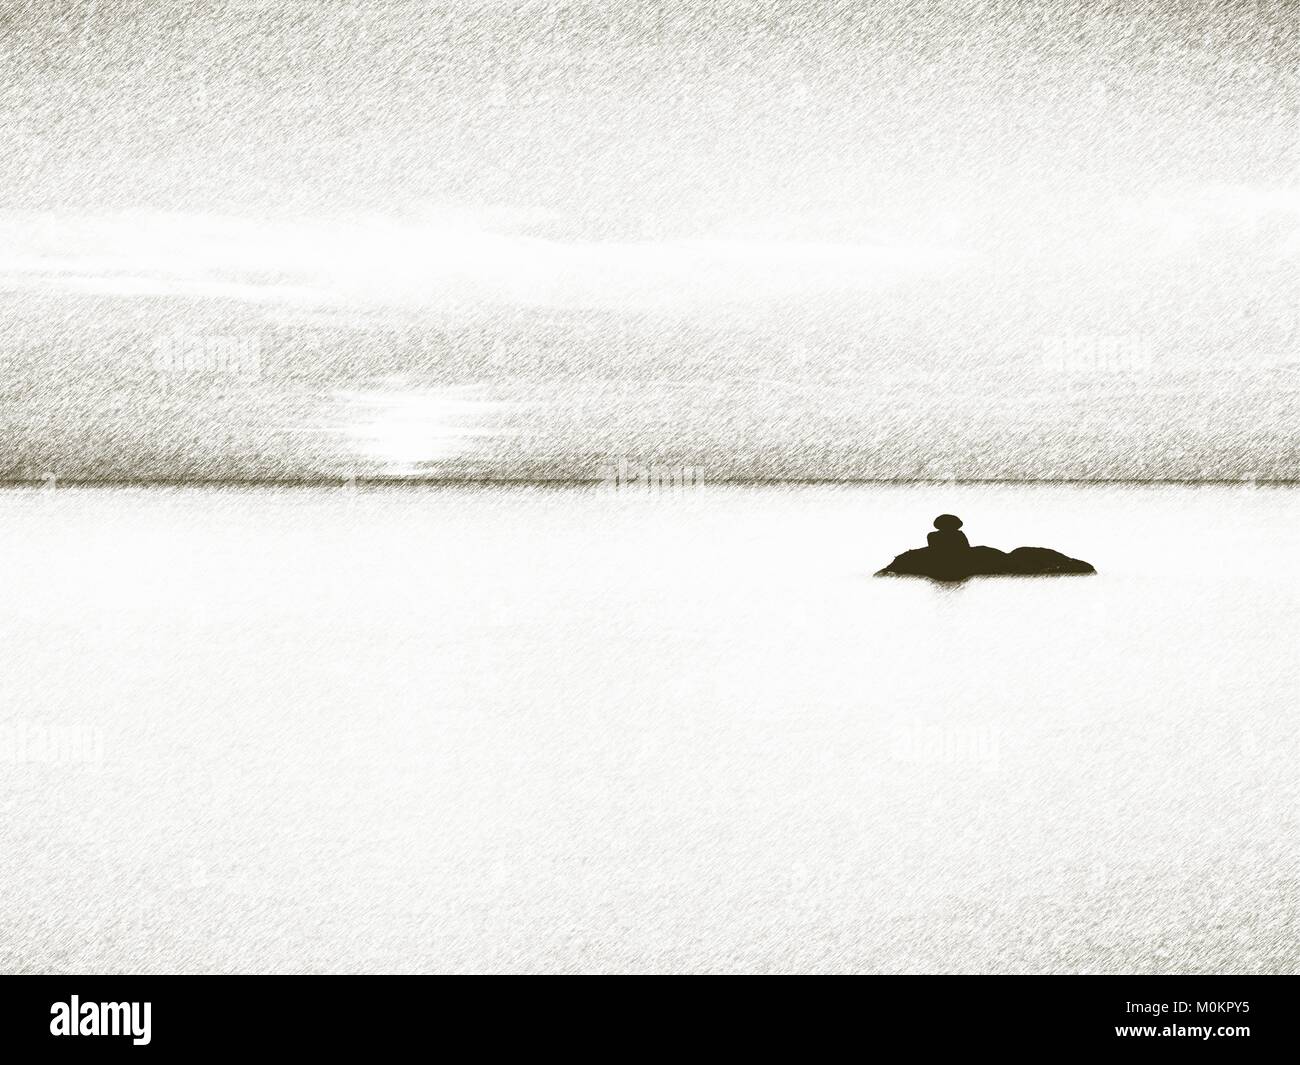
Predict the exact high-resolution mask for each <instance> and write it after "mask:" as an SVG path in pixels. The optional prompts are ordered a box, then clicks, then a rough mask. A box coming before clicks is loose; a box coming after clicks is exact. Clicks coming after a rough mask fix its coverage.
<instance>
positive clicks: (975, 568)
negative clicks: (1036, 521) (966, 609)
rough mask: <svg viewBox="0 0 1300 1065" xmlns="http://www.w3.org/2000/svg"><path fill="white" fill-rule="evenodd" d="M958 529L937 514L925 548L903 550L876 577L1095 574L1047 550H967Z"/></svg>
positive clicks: (950, 518)
mask: <svg viewBox="0 0 1300 1065" xmlns="http://www.w3.org/2000/svg"><path fill="white" fill-rule="evenodd" d="M961 526H962V520H961V518H959V517H957V516H956V515H954V514H940V515H939V516H938V517H937V518H935V519H934V528H935V531H934V532H932V533H930V535H929V536H928V537H926V542H927V544H928V546H927V547H918V548H916V549H915V550H913V551H904V552H903V553H902V554H901V555H899V556H898V557H897V558H895V559H894V561H893V562H891V563H890V564H889V565H888V566H886V567H885V568H884V569H882V570H879V571H877V573H876V576H877V577H929V578H930V579H931V580H935V581H964V580H966V578H968V577H1000V576H1016V577H1056V576H1067V575H1075V574H1085V573H1096V572H1097V571H1096V570H1095V569H1093V567H1092V566H1091V565H1090V564H1089V563H1087V562H1083V561H1081V560H1080V559H1077V558H1070V557H1069V556H1068V555H1063V554H1061V552H1059V551H1053V550H1051V549H1050V548H1047V547H1017V548H1016V549H1015V550H1014V551H999V550H998V549H997V548H996V547H971V545H970V541H969V540H967V539H966V534H965V533H964V532H962V531H961Z"/></svg>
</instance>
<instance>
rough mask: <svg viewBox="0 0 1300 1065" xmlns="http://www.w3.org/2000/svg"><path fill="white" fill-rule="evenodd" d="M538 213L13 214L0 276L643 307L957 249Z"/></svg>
mask: <svg viewBox="0 0 1300 1065" xmlns="http://www.w3.org/2000/svg"><path fill="white" fill-rule="evenodd" d="M542 220H551V221H553V219H550V217H549V216H545V215H541V214H539V213H538V212H528V211H512V210H484V211H476V212H469V211H426V212H422V213H419V214H416V215H413V216H411V217H407V218H400V219H399V218H391V217H390V218H354V219H346V220H331V221H281V222H271V223H265V222H259V221H253V220H248V219H232V218H217V217H210V216H200V215H174V214H157V213H131V214H119V215H109V216H96V217H67V216H55V215H45V214H29V213H10V214H7V215H4V216H0V247H3V248H5V249H6V251H5V252H3V253H0V289H6V290H10V291H40V292H50V293H59V292H69V293H73V292H94V293H102V294H105V295H118V296H129V295H151V294H153V295H177V296H189V297H195V298H202V297H211V298H225V299H235V300H243V301H247V302H257V303H271V304H279V305H284V306H290V307H302V306H305V305H307V306H310V305H315V306H321V307H339V308H357V309H364V308H376V307H400V308H410V309H416V310H420V309H423V310H430V311H449V310H456V309H463V308H467V307H472V306H481V305H523V306H538V307H565V306H604V307H611V308H617V307H622V306H629V307H654V306H662V305H680V304H706V303H717V302H721V303H731V302H739V303H747V302H752V301H755V300H764V299H777V298H782V297H789V296H815V295H817V294H821V293H828V292H835V291H864V290H869V289H874V288H878V287H880V286H881V285H886V284H891V283H894V282H897V281H899V280H903V279H906V278H909V277H915V276H917V275H929V274H933V273H935V272H937V271H943V270H947V269H951V268H952V267H954V266H956V265H957V264H959V263H960V262H961V261H962V258H963V257H962V255H961V253H959V252H957V251H955V250H953V249H949V248H942V247H934V246H930V245H925V244H915V245H888V246H885V245H872V244H858V243H835V242H827V241H815V242H814V241H797V240H774V239H762V238H758V239H737V238H722V237H716V238H715V237H708V236H704V237H699V238H694V239H677V240H657V241H649V240H642V241H593V240H587V239H565V238H564V237H562V236H561V237H545V238H543V237H537V236H533V235H529V233H528V232H527V230H528V228H529V227H530V226H531V225H533V223H536V222H538V221H542ZM550 228H552V229H554V228H555V226H553V225H552V226H551V227H550Z"/></svg>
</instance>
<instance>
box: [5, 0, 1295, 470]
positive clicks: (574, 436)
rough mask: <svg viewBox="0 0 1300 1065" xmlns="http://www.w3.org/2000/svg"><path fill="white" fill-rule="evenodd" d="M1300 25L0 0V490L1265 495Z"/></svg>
mask: <svg viewBox="0 0 1300 1065" xmlns="http://www.w3.org/2000/svg"><path fill="white" fill-rule="evenodd" d="M1298 38H1300V35H1297V34H1296V33H1295V25H1294V12H1293V11H1289V10H1288V5H1287V4H1286V3H1276V4H1269V3H1257V4H1245V3H1239V2H1233V3H1227V2H1220V3H1204V2H1199V3H1190V2H1189V3H1175V2H1152V0H1148V2H1145V3H1143V2H1125V3H1059V4H1050V5H1026V4H1000V3H961V2H957V3H911V4H909V3H890V4H871V3H861V2H859V3H847V2H845V3H826V2H805V3H788V2H787V3H766V2H764V3H745V2H738V3H728V4H725V5H723V4H706V3H699V2H678V3H666V4H665V3H645V4H640V3H584V4H569V3H556V2H550V0H545V2H518V0H492V2H451V3H427V2H417V0H390V2H371V3H366V4H350V3H345V2H327V0H278V2H270V0H268V2H262V0H227V2H225V3H221V2H214V3H211V4H205V5H191V4H188V3H170V4H169V3H158V2H152V3H138V2H135V0H117V2H115V3H112V4H109V3H104V2H99V3H94V2H82V3H52V2H49V0H42V2H39V3H37V2H24V0H19V2H16V3H15V2H12V0H11V2H10V3H9V4H7V5H5V7H4V10H3V12H0V142H3V143H4V144H5V145H6V151H4V152H3V153H0V306H2V307H3V308H4V316H3V318H0V322H3V323H5V324H4V325H0V360H3V365H4V366H5V368H6V370H7V372H6V373H5V375H4V379H3V380H4V391H3V393H0V414H3V415H4V417H3V420H0V475H4V476H8V477H11V478H13V477H21V478H39V477H41V476H44V475H47V474H51V473H53V474H55V475H57V476H61V477H65V478H69V479H78V478H89V479H94V478H106V479H131V478H168V479H197V478H237V479H244V478H247V479H259V478H281V477H288V478H316V477H322V478H327V479H328V478H335V477H343V478H346V477H348V476H371V475H379V474H383V475H389V476H430V477H451V478H461V477H480V476H481V477H502V478H510V477H521V478H531V477H557V478H566V477H589V476H599V475H600V471H602V470H604V469H607V468H608V467H609V465H610V464H611V463H617V462H619V461H629V462H632V463H644V464H657V465H662V466H664V467H665V468H678V467H690V468H697V467H699V468H704V469H705V470H707V471H708V475H709V476H711V477H716V478H719V479H726V478H748V477H760V478H762V477H781V478H808V477H813V478H817V477H832V478H839V477H847V478H852V477H1010V478H1022V477H1023V478H1057V477H1086V478H1107V477H1171V478H1198V477H1204V478H1238V477H1249V476H1255V477H1261V478H1287V477H1294V476H1296V474H1297V466H1298V464H1300V448H1298V447H1297V436H1296V433H1297V430H1296V426H1297V425H1300V421H1297V418H1296V415H1297V413H1300V410H1298V407H1300V404H1297V391H1296V366H1297V362H1300V306H1298V305H1297V301H1296V293H1297V291H1300V288H1298V287H1297V284H1296V282H1297V273H1298V271H1300V63H1298V62H1297V59H1300V56H1298V55H1297V51H1298V50H1300V44H1298V43H1297V40H1298ZM232 352H234V353H237V357H232Z"/></svg>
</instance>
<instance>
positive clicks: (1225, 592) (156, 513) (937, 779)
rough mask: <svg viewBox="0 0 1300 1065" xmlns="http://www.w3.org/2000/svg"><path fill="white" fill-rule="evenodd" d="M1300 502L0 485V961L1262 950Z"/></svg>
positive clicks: (769, 957)
mask: <svg viewBox="0 0 1300 1065" xmlns="http://www.w3.org/2000/svg"><path fill="white" fill-rule="evenodd" d="M1296 503H1297V496H1296V493H1295V491H1293V490H1290V489H1274V488H1266V487H1262V488H1258V489H1253V490H1252V489H1250V488H1246V487H1242V488H1217V487H1203V488H1173V487H1167V488H1101V487H1097V488H1079V487H997V486H993V487H984V486H958V487H948V488H944V487H936V486H925V487H854V488H821V487H805V488H788V489H775V488H774V489H754V488H722V487H686V488H676V489H664V490H660V491H651V490H648V489H645V488H640V489H638V488H636V487H632V488H628V489H625V490H622V491H617V490H613V489H611V488H599V489H595V488H593V489H577V488H564V489H530V488H500V489H493V490H484V491H474V490H465V489H436V488H409V489H399V488H393V489H359V490H346V489H306V488H302V489H284V488H278V489H272V488H267V489H247V490H216V489H175V490H168V489H148V488H136V489H131V488H118V489H92V488H62V487H60V488H56V489H54V490H53V491H43V490H39V489H10V490H6V491H3V492H0V572H2V574H3V582H4V591H5V594H4V596H3V599H2V600H0V635H2V636H3V640H4V646H5V649H6V656H5V660H6V661H5V668H4V669H3V671H0V686H2V690H0V723H2V724H0V772H3V780H4V784H3V789H2V790H0V807H2V809H3V817H0V853H2V854H3V855H4V859H5V875H4V876H3V878H0V912H2V913H3V915H4V918H3V920H4V929H5V931H4V935H3V937H2V938H0V969H3V970H4V971H15V970H16V971H40V972H44V971H83V972H97V971H105V972H108V971H112V972H135V971H140V972H151V971H164V972H173V971H257V972H263V971H290V972H298V971H357V970H364V971H423V970H438V971H445V970H455V971H483V970H487V971H498V970H509V971H673V972H681V971H746V972H750V971H752V972H772V971H796V970H797V971H819V972H821V971H825V972H831V971H880V972H933V971H958V972H988V971H994V972H1017V971H1033V972H1042V971H1060V972H1111V971H1118V972H1189V973H1190V972H1295V971H1298V970H1300V948H1298V947H1297V942H1300V917H1298V916H1297V904H1298V903H1300V887H1298V886H1297V872H1298V859H1297V847H1296V840H1297V839H1300V826H1298V825H1297V810H1298V809H1300V771H1298V770H1297V755H1298V754H1300V744H1298V743H1297V739H1296V729H1297V722H1298V721H1300V705H1298V700H1297V695H1300V657H1298V655H1297V651H1296V646H1297V645H1296V637H1297V632H1298V631H1300V530H1298V529H1297V519H1300V508H1298V507H1297V505H1296ZM942 511H951V512H954V513H957V514H959V515H960V516H961V517H962V518H964V519H965V522H966V532H967V533H968V534H969V535H970V538H971V542H972V543H987V544H992V545H995V546H998V547H1002V548H1011V547H1015V546H1018V545H1021V544H1028V545H1035V546H1045V547H1054V548H1057V549H1058V550H1061V551H1064V552H1066V553H1068V554H1072V555H1075V556H1076V557H1080V558H1084V559H1087V560H1089V561H1091V562H1092V563H1093V564H1094V565H1095V566H1096V567H1097V569H1098V570H1099V573H1098V575H1097V576H1095V577H1084V578H1058V579H1037V580H1035V579H1013V578H1001V579H986V580H983V581H975V582H970V583H968V584H965V585H962V586H956V587H944V586H936V585H932V584H930V583H927V582H924V581H919V580H910V579H874V578H872V576H871V574H872V572H873V571H874V570H875V569H877V568H879V567H880V566H883V565H884V564H885V563H887V562H888V561H889V560H890V558H891V557H892V556H893V555H894V554H896V553H898V552H900V551H902V550H904V549H905V548H908V547H913V546H919V545H920V544H922V543H924V537H925V533H926V532H927V531H928V530H929V528H930V521H931V519H932V518H933V517H934V516H935V515H936V514H938V513H940V512H942Z"/></svg>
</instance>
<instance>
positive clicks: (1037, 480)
mask: <svg viewBox="0 0 1300 1065" xmlns="http://www.w3.org/2000/svg"><path fill="white" fill-rule="evenodd" d="M859 484H863V485H866V484H869V485H887V486H888V485H898V486H906V485H953V486H957V485H981V484H990V485H1040V484H1062V485H1112V484H1114V485H1165V484H1168V485H1219V486H1222V485H1234V486H1237V487H1249V486H1261V485H1271V486H1278V487H1290V486H1294V485H1297V484H1300V477H1235V478H1233V477H788V478H787V477H724V478H718V479H716V480H709V479H702V480H695V481H692V482H690V483H682V484H678V483H674V482H672V481H655V480H645V481H641V480H632V481H626V480H625V481H620V482H615V481H614V480H612V479H610V478H603V477H433V476H401V475H383V474H377V475H373V476H365V477H360V476H355V477H354V476H349V477H339V476H332V477H326V476H310V477H194V478H187V477H60V476H59V475H58V474H47V475H44V476H43V477H40V478H31V477H24V478H16V477H0V489H2V488H41V489H48V488H51V487H53V486H60V485H62V486H67V487H77V488H96V487H102V488H190V487H192V488H219V487H239V488H258V487H265V488H338V489H345V488H362V487H375V488H387V487H438V488H473V487H480V488H486V487H494V486H524V487H528V486H534V487H550V486H554V487H575V488H576V487H584V488H585V487H599V486H601V485H609V486H612V487H617V488H618V489H619V490H620V491H624V490H634V489H637V488H661V489H664V490H674V489H676V490H679V491H687V490H689V489H693V488H703V487H708V486H718V487H726V486H730V485H735V486H740V487H755V486H781V485H791V486H798V485H844V486H852V485H859Z"/></svg>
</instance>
